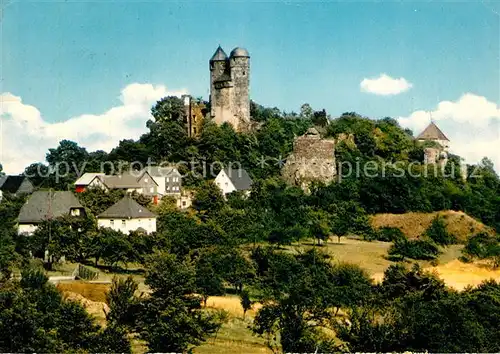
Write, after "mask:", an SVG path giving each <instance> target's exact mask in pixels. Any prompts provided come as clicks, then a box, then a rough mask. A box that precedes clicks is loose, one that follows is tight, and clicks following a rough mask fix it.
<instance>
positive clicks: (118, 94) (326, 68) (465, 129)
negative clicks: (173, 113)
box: [0, 0, 500, 173]
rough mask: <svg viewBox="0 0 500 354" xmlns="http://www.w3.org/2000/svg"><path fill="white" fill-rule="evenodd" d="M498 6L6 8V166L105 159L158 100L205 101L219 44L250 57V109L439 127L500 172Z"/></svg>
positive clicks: (0, 93) (10, 2)
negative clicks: (69, 143)
mask: <svg viewBox="0 0 500 354" xmlns="http://www.w3.org/2000/svg"><path fill="white" fill-rule="evenodd" d="M499 14H500V2H495V1H464V2H450V1H433V2H428V1H425V2H424V1H397V2H396V1H379V2H359V1H338V2H335V1H314V2H312V1H259V2H256V1H253V2H243V1H235V0H233V1H210V2H208V1H207V2H202V1H196V2H195V1H177V2H174V1H163V2H161V1H122V2H119V1H105V0H104V1H99V2H97V1H22V0H19V1H14V0H3V1H2V12H1V18H0V19H1V27H0V30H1V33H0V35H1V47H0V49H1V53H0V54H1V61H0V74H1V81H0V119H1V125H0V129H1V131H0V139H1V141H0V163H2V165H3V167H4V171H5V172H7V173H19V172H22V171H23V170H24V168H25V167H26V166H27V165H29V164H30V163H32V162H35V161H44V159H45V154H46V152H47V149H48V148H51V147H56V146H57V144H58V142H59V141H60V140H61V139H70V140H74V141H76V142H78V143H79V144H81V145H83V146H85V147H87V149H88V150H89V151H92V150H97V149H102V150H106V151H110V150H111V149H112V148H113V147H114V146H116V145H117V143H118V141H119V140H121V139H125V138H134V139H136V138H138V137H139V136H140V134H141V133H144V132H145V131H146V128H145V122H146V121H147V119H149V110H150V108H151V105H153V104H154V103H155V102H156V100H158V99H160V98H161V97H163V96H166V95H171V94H175V95H179V94H182V93H189V94H191V95H193V96H196V97H198V96H202V97H204V98H205V99H208V95H209V71H208V60H209V59H210V57H211V56H212V54H213V53H214V51H215V49H216V48H217V46H218V45H219V44H220V45H221V46H222V47H223V48H224V49H225V51H226V52H227V53H228V54H229V52H230V51H231V50H232V48H234V47H236V46H241V47H244V48H246V49H247V50H248V51H249V53H250V56H251V59H250V60H251V73H250V75H251V76H250V77H251V78H250V80H251V84H250V95H251V98H252V100H254V101H256V102H258V103H260V104H262V105H264V106H272V107H274V106H276V107H278V108H280V109H282V110H285V111H288V112H289V111H295V112H298V111H299V110H300V106H301V105H302V104H303V103H306V102H307V103H309V104H311V106H312V107H313V108H314V109H316V110H319V109H323V108H324V109H326V110H327V112H328V113H329V114H330V115H331V116H332V117H336V116H338V115H340V114H342V113H343V112H352V111H355V112H357V113H359V114H362V115H364V116H368V117H370V118H383V117H386V116H390V117H393V118H396V119H398V121H399V122H400V124H401V125H402V126H404V127H408V128H411V129H413V130H414V131H415V133H418V132H419V131H420V130H421V129H423V128H424V127H425V126H426V125H427V124H428V123H429V121H430V117H431V116H432V118H433V119H434V121H435V122H436V123H437V124H438V126H439V127H440V128H441V129H442V130H443V132H444V133H445V134H446V135H447V136H448V137H449V138H450V140H451V150H452V152H454V153H458V154H459V155H461V156H463V157H464V158H465V159H466V161H467V162H469V163H475V162H478V161H479V160H480V159H481V158H482V157H483V156H488V157H490V159H492V160H493V162H494V163H495V165H496V169H497V171H499V167H500V109H499V104H500V76H499V75H500V72H499V71H500V69H499V68H500V59H499V55H500V26H499V24H500V21H499V18H500V15H499Z"/></svg>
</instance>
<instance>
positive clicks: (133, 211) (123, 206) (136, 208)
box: [97, 196, 156, 219]
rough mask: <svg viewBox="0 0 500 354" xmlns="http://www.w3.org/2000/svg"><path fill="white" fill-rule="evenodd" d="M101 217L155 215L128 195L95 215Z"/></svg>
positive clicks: (151, 216) (150, 216) (129, 217)
mask: <svg viewBox="0 0 500 354" xmlns="http://www.w3.org/2000/svg"><path fill="white" fill-rule="evenodd" d="M97 217H98V218H102V219H111V218H116V219H120V218H128V219H136V218H153V217H156V215H155V214H153V213H152V212H150V211H149V210H148V209H146V208H145V207H143V206H142V205H140V204H139V203H137V202H136V201H135V200H134V199H132V198H131V197H129V196H125V197H123V198H122V199H120V200H119V201H118V202H116V203H115V204H114V205H112V206H111V207H109V208H108V209H106V210H105V211H104V212H102V213H101V214H99V216H97Z"/></svg>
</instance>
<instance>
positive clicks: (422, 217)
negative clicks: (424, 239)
mask: <svg viewBox="0 0 500 354" xmlns="http://www.w3.org/2000/svg"><path fill="white" fill-rule="evenodd" d="M436 216H439V217H442V218H443V221H444V223H445V225H446V229H447V231H448V232H449V233H451V234H452V235H455V236H456V237H457V239H458V240H460V241H462V242H464V241H466V240H467V239H468V238H469V237H470V236H472V235H475V234H477V233H479V232H483V231H485V232H488V233H491V234H493V233H494V230H493V229H492V228H490V227H488V226H486V225H484V224H483V223H482V222H480V221H478V220H476V219H474V218H472V217H470V216H469V215H467V214H465V213H464V212H462V211H454V210H444V211H438V212H434V213H405V214H377V215H373V216H372V217H371V223H372V226H373V227H374V228H375V229H378V228H381V227H384V226H386V227H397V228H399V229H400V230H401V231H403V233H404V234H405V235H406V236H407V237H408V238H410V239H414V238H418V237H419V236H420V235H422V234H423V233H424V232H425V230H427V228H428V227H429V226H430V225H431V223H432V221H433V220H434V218H435V217H436Z"/></svg>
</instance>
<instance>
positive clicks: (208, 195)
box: [192, 181, 225, 215]
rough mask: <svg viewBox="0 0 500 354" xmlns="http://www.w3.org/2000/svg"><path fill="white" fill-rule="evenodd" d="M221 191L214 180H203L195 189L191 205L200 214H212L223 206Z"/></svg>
mask: <svg viewBox="0 0 500 354" xmlns="http://www.w3.org/2000/svg"><path fill="white" fill-rule="evenodd" d="M224 203H225V202H224V197H223V195H222V191H221V190H220V188H219V187H218V186H217V185H216V184H215V183H214V182H210V181H208V182H205V183H204V184H203V185H202V186H201V187H200V188H198V189H197V190H196V194H195V198H194V200H193V204H192V207H193V208H194V209H195V210H197V211H198V212H199V213H200V214H202V215H213V214H216V213H217V212H219V211H220V210H221V209H222V207H223V206H224Z"/></svg>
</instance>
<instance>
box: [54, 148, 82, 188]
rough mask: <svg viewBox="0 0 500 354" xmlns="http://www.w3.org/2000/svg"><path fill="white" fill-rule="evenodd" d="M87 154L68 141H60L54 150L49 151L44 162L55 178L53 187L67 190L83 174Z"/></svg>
mask: <svg viewBox="0 0 500 354" xmlns="http://www.w3.org/2000/svg"><path fill="white" fill-rule="evenodd" d="M88 159H89V154H88V152H87V150H86V149H85V148H83V147H80V146H78V144H77V143H75V142H73V141H70V140H61V141H60V142H59V146H58V147H57V148H55V149H49V152H48V153H47V154H46V160H47V162H48V163H49V167H50V168H51V175H53V177H54V178H55V185H54V186H55V187H58V188H61V189H67V188H68V186H69V185H70V184H71V183H73V182H74V181H75V180H76V178H77V177H78V176H80V175H82V174H83V172H85V167H86V165H87V163H88Z"/></svg>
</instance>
